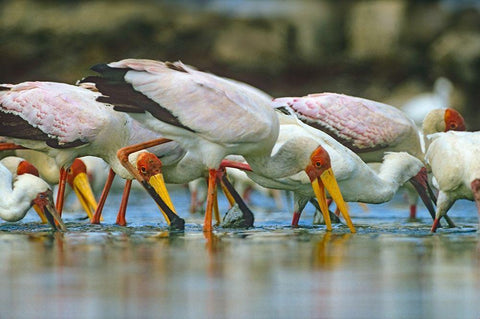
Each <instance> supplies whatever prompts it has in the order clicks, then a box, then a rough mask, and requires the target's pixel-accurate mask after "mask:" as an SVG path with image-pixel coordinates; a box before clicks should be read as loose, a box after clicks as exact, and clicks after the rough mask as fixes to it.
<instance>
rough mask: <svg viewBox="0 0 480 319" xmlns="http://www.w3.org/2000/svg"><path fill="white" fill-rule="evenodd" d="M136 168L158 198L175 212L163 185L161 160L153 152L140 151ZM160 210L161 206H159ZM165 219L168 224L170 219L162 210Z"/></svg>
mask: <svg viewBox="0 0 480 319" xmlns="http://www.w3.org/2000/svg"><path fill="white" fill-rule="evenodd" d="M137 170H138V172H139V173H140V175H142V177H143V179H144V180H145V182H147V183H149V184H150V185H152V187H153V188H154V189H155V191H156V192H157V194H158V195H159V196H160V198H161V199H162V200H163V201H164V202H165V204H167V206H168V207H170V209H171V210H172V211H173V212H174V213H176V212H175V207H174V206H173V203H172V200H171V198H170V194H169V193H168V191H167V187H166V186H165V181H164V179H163V174H162V162H161V161H160V159H158V157H157V156H155V154H152V153H149V152H143V153H140V155H138V157H137ZM160 210H161V208H160ZM162 213H163V216H164V217H165V220H167V222H168V224H170V219H169V218H168V216H167V214H165V212H164V211H163V210H162Z"/></svg>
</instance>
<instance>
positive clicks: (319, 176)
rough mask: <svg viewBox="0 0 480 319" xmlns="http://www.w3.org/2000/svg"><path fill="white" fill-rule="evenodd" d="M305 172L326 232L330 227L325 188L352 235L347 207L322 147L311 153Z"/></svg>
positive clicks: (328, 156)
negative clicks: (325, 226) (323, 220)
mask: <svg viewBox="0 0 480 319" xmlns="http://www.w3.org/2000/svg"><path fill="white" fill-rule="evenodd" d="M305 172H306V173H307V175H308V177H309V178H310V182H311V184H312V188H313V191H314V193H315V196H316V197H317V201H318V204H319V205H320V209H321V211H322V214H323V217H324V219H325V223H326V225H327V230H331V229H332V228H331V227H332V226H331V223H330V213H329V211H328V205H327V196H326V192H325V188H326V189H327V190H328V192H329V194H330V196H331V197H332V199H333V200H334V201H335V203H336V204H337V207H338V208H339V210H340V212H341V213H342V215H343V216H344V218H345V221H346V222H347V225H348V227H349V228H350V231H351V232H352V233H354V232H355V227H354V226H353V224H352V222H351V220H350V216H349V214H348V208H347V205H346V203H345V201H344V200H343V196H342V193H341V192H340V187H339V186H338V183H337V180H336V179H335V175H334V174H333V170H332V165H331V161H330V155H328V152H327V151H326V150H325V149H324V148H323V147H322V146H318V147H317V148H316V149H315V150H314V151H313V152H312V154H311V156H310V163H309V164H308V165H307V167H306V168H305Z"/></svg>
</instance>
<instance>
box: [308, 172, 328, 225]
mask: <svg viewBox="0 0 480 319" xmlns="http://www.w3.org/2000/svg"><path fill="white" fill-rule="evenodd" d="M312 188H313V192H314V193H315V196H316V197H317V201H318V205H320V211H321V212H322V215H323V220H325V225H326V226H327V230H328V231H331V230H332V221H331V220H330V212H329V211H328V205H327V195H326V193H325V188H324V186H323V183H322V182H321V181H320V180H318V178H315V179H314V180H313V181H312Z"/></svg>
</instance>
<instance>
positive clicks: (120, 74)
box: [90, 63, 132, 81]
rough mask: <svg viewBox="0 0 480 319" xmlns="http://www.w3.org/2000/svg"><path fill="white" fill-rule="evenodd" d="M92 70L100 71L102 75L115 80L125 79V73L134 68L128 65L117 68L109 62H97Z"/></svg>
mask: <svg viewBox="0 0 480 319" xmlns="http://www.w3.org/2000/svg"><path fill="white" fill-rule="evenodd" d="M90 70H92V71H94V72H97V73H99V74H100V75H102V76H103V77H104V78H107V79H109V80H113V81H123V80H124V77H125V73H127V72H128V71H130V70H132V69H130V68H128V67H126V68H121V67H120V68H115V67H112V66H109V65H108V64H107V63H98V64H95V65H94V66H92V67H91V68H90Z"/></svg>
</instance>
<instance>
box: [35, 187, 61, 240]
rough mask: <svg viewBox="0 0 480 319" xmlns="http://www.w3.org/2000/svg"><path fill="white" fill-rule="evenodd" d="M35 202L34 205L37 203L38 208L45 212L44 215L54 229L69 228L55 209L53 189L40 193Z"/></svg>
mask: <svg viewBox="0 0 480 319" xmlns="http://www.w3.org/2000/svg"><path fill="white" fill-rule="evenodd" d="M33 204H34V206H35V205H36V206H37V207H38V209H39V210H40V211H41V212H42V213H43V214H44V216H45V217H46V219H47V220H48V222H49V223H50V225H51V226H52V228H53V230H60V231H66V230H67V228H66V227H65V224H64V223H63V221H62V218H61V217H60V215H59V214H58V213H57V210H56V209H55V205H54V203H53V195H52V191H51V190H48V191H45V192H42V193H39V194H38V195H37V197H36V198H35V199H34V200H33Z"/></svg>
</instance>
